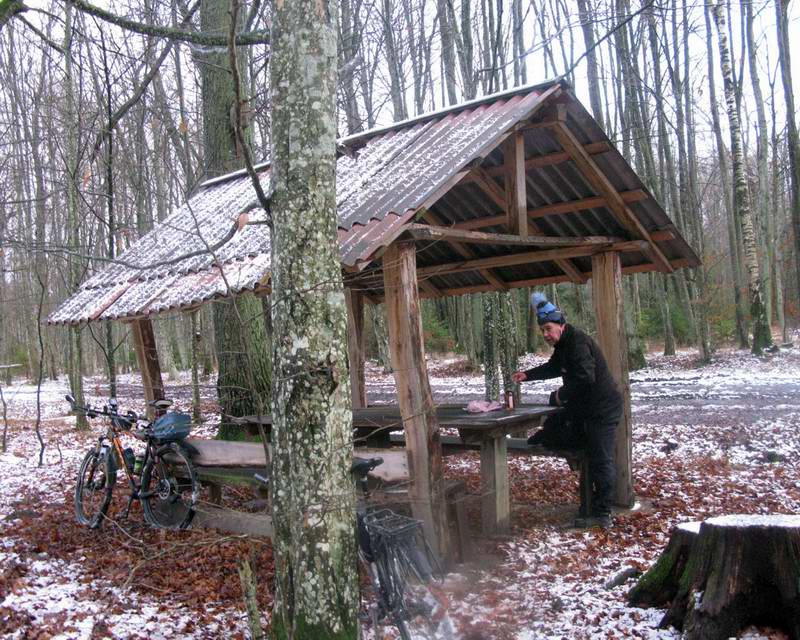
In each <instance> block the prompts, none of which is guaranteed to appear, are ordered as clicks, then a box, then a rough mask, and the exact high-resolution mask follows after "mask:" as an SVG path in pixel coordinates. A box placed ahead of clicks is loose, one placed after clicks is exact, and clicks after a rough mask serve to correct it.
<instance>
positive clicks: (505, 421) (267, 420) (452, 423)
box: [233, 404, 562, 431]
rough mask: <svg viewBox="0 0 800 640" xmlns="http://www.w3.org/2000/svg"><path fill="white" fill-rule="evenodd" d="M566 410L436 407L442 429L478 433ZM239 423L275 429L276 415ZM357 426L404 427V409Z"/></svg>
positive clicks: (364, 411) (380, 408) (372, 411)
mask: <svg viewBox="0 0 800 640" xmlns="http://www.w3.org/2000/svg"><path fill="white" fill-rule="evenodd" d="M560 411H562V409H561V408H559V407H551V406H549V405H546V404H523V405H519V406H518V407H515V408H514V409H499V410H497V411H487V412H484V413H469V412H468V411H467V410H466V405H463V404H457V405H456V404H441V405H437V407H436V417H437V419H438V421H439V426H440V427H457V428H459V429H467V430H474V431H484V430H494V429H503V430H505V429H519V428H524V427H525V426H526V425H528V424H533V423H536V424H538V423H539V421H540V420H541V418H543V417H544V416H548V415H552V414H554V413H558V412H560ZM233 421H234V422H236V423H238V424H243V425H245V424H261V425H263V426H264V427H271V426H272V416H270V415H262V416H255V415H253V416H242V417H240V418H234V419H233ZM353 427H357V428H369V427H373V428H376V429H377V428H387V427H388V428H392V427H396V428H397V429H401V428H402V418H401V416H400V407H399V406H397V405H374V406H371V407H362V408H359V409H355V410H354V411H353Z"/></svg>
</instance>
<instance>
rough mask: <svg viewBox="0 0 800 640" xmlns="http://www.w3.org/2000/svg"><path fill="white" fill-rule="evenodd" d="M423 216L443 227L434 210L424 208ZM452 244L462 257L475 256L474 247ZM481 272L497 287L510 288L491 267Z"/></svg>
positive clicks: (413, 226) (414, 225)
mask: <svg viewBox="0 0 800 640" xmlns="http://www.w3.org/2000/svg"><path fill="white" fill-rule="evenodd" d="M422 217H423V218H424V219H425V220H427V221H428V222H430V223H432V224H435V225H438V226H439V228H443V227H442V226H441V225H442V224H443V221H442V218H440V217H439V216H438V215H436V214H435V213H434V212H433V211H430V210H427V209H426V210H424V211H423V213H422ZM424 226H426V225H417V224H412V225H409V227H410V228H411V229H413V228H415V227H424ZM412 236H413V233H412ZM450 244H451V246H452V247H453V249H455V250H456V251H457V252H458V253H460V254H461V256H462V257H464V258H474V257H475V252H474V251H473V250H472V249H470V248H469V247H465V246H464V245H463V244H461V243H460V242H453V241H451V242H450ZM479 272H480V274H481V275H482V276H483V277H484V278H485V279H486V281H487V282H488V283H490V284H492V285H494V288H495V289H501V290H503V291H506V290H508V285H507V284H506V283H505V281H504V280H503V279H502V278H501V277H500V276H498V275H497V274H495V273H494V272H493V271H492V270H491V269H480V270H479Z"/></svg>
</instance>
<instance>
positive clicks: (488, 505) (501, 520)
mask: <svg viewBox="0 0 800 640" xmlns="http://www.w3.org/2000/svg"><path fill="white" fill-rule="evenodd" d="M510 500H511V497H510V495H509V489H508V445H507V444H506V437H505V435H504V434H503V435H501V436H500V437H497V438H485V439H483V440H482V441H481V525H482V528H483V532H484V533H486V534H493V533H505V532H507V531H508V528H509V524H510V513H509V511H510Z"/></svg>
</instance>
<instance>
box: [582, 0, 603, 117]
mask: <svg viewBox="0 0 800 640" xmlns="http://www.w3.org/2000/svg"><path fill="white" fill-rule="evenodd" d="M578 17H579V18H580V21H581V30H582V31H583V44H584V48H585V49H586V74H587V76H588V80H589V104H590V105H591V107H592V115H594V119H595V120H597V122H600V123H602V122H603V103H602V100H601V99H600V77H599V74H598V68H597V52H596V51H595V46H596V44H595V40H594V22H595V15H594V10H593V8H592V7H590V6H589V4H588V3H587V0H578Z"/></svg>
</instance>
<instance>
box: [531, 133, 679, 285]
mask: <svg viewBox="0 0 800 640" xmlns="http://www.w3.org/2000/svg"><path fill="white" fill-rule="evenodd" d="M544 124H547V125H548V127H549V130H550V131H551V132H552V133H553V135H554V136H555V138H556V140H558V142H559V144H560V145H561V146H562V147H563V148H564V151H566V152H567V153H568V154H569V155H570V157H571V158H572V161H573V162H574V163H575V165H576V166H577V167H578V169H579V170H580V172H581V174H583V177H584V178H585V179H586V180H587V182H588V183H589V184H590V185H591V186H592V188H594V189H595V190H596V191H597V192H598V193H599V194H600V195H601V196H603V198H605V200H606V201H607V203H608V208H609V209H610V210H611V212H612V213H613V214H614V216H615V217H616V218H617V220H619V222H620V224H622V226H623V227H625V228H626V229H627V230H628V231H629V232H630V233H631V235H632V236H633V237H635V238H641V239H643V240H645V241H646V242H647V243H648V244H649V246H650V249H649V251H648V254H649V255H650V258H651V260H652V261H653V262H654V263H655V264H656V265H658V267H659V270H660V271H664V272H666V273H671V272H672V271H673V269H672V265H671V264H670V263H669V260H667V258H666V256H664V254H663V253H662V252H661V249H659V248H658V246H657V245H656V243H655V241H654V240H653V239H652V238H651V237H650V235H649V234H648V233H647V230H646V229H645V228H644V226H642V223H641V222H639V219H638V218H637V217H636V216H635V215H634V214H633V212H632V211H631V210H630V208H628V206H627V204H626V203H625V201H624V200H623V199H622V197H621V196H620V195H619V192H618V191H617V190H616V188H615V187H614V185H612V184H611V181H610V180H609V179H608V178H607V177H606V175H605V174H604V173H603V171H602V170H601V169H600V167H598V166H597V163H596V162H595V161H594V159H593V158H592V157H591V156H590V155H589V154H587V153H586V150H585V149H584V148H583V145H582V144H581V143H580V142H578V139H577V138H576V137H575V135H574V134H573V133H572V131H571V130H570V129H569V126H568V125H567V123H566V122H565V121H564V120H562V119H560V118H558V119H555V120H551V121H548V122H547V123H544Z"/></svg>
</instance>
